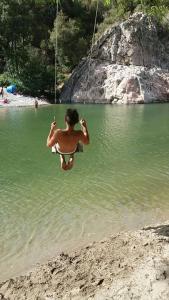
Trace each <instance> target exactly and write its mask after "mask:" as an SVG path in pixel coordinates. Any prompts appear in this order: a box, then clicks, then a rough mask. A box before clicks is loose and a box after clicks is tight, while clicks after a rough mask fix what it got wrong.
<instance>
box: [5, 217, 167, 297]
mask: <svg viewBox="0 0 169 300" xmlns="http://www.w3.org/2000/svg"><path fill="white" fill-rule="evenodd" d="M0 299H3V300H8V299H9V300H14V299H15V300H49V299H50V300H52V299H53V300H57V299H58V300H59V299H62V300H68V299H72V300H86V299H95V300H102V299H105V300H108V299H113V300H114V299H123V300H128V299H145V300H148V299H153V300H155V299H156V300H157V299H158V300H159V299H169V222H166V223H165V224H162V225H154V226H151V227H146V228H143V229H142V230H139V231H134V232H121V233H119V234H115V235H112V236H109V237H108V238H106V239H105V240H102V241H100V242H93V243H92V244H90V245H87V246H86V247H83V248H81V249H76V250H74V251H73V252H69V251H68V252H67V253H61V254H60V255H59V256H57V257H56V258H53V259H51V260H50V261H48V262H46V263H45V264H43V265H37V266H36V267H35V268H34V269H33V270H32V271H30V272H29V273H27V274H26V275H24V276H20V277H17V278H15V279H9V280H7V281H5V282H3V283H1V284H0Z"/></svg>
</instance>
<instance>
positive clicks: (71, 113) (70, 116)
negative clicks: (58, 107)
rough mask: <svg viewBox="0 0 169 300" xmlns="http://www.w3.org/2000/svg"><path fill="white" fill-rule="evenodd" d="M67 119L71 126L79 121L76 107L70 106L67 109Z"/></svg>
mask: <svg viewBox="0 0 169 300" xmlns="http://www.w3.org/2000/svg"><path fill="white" fill-rule="evenodd" d="M65 120H66V122H67V123H68V124H69V125H70V126H74V125H75V124H77V123H78V122H79V114H78V112H77V110H76V109H72V108H68V109H67V110H66V115H65Z"/></svg>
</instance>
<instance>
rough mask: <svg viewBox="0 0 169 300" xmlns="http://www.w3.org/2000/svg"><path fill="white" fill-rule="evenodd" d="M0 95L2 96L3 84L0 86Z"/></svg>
mask: <svg viewBox="0 0 169 300" xmlns="http://www.w3.org/2000/svg"><path fill="white" fill-rule="evenodd" d="M0 95H1V96H2V98H3V97H4V87H3V85H2V86H1V87H0Z"/></svg>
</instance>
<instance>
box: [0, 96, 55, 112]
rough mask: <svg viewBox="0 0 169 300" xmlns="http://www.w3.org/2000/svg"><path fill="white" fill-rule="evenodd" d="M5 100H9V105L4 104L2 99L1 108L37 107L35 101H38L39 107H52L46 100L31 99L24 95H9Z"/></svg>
mask: <svg viewBox="0 0 169 300" xmlns="http://www.w3.org/2000/svg"><path fill="white" fill-rule="evenodd" d="M4 99H7V101H8V102H7V103H4V100H3V99H0V108H8V107H32V106H33V107H35V101H36V100H37V101H38V106H45V105H50V103H48V102H47V101H46V100H45V99H44V100H42V99H39V98H37V97H29V96H24V95H20V94H17V95H13V94H9V93H8V94H7V95H6V96H5V98H4Z"/></svg>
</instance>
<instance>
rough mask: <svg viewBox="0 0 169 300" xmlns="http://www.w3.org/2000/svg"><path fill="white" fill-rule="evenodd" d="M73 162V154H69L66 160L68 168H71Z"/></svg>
mask: <svg viewBox="0 0 169 300" xmlns="http://www.w3.org/2000/svg"><path fill="white" fill-rule="evenodd" d="M73 164H74V154H71V155H70V157H69V161H68V166H69V170H70V169H72V167H73Z"/></svg>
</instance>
